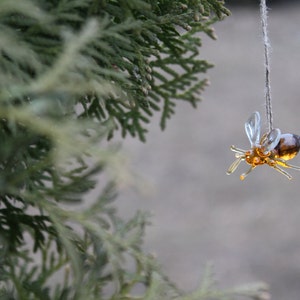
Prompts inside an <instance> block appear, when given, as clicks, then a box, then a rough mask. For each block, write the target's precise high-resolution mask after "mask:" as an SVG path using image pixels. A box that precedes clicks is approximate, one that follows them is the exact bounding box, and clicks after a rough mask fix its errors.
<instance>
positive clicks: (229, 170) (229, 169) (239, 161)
mask: <svg viewBox="0 0 300 300" xmlns="http://www.w3.org/2000/svg"><path fill="white" fill-rule="evenodd" d="M242 160H244V157H242V156H241V157H238V158H237V159H236V160H235V161H234V162H233V163H232V164H231V165H230V167H229V168H228V170H227V172H226V174H227V175H230V174H232V173H233V172H234V171H235V170H236V168H237V167H238V166H239V164H240V163H241V161H242Z"/></svg>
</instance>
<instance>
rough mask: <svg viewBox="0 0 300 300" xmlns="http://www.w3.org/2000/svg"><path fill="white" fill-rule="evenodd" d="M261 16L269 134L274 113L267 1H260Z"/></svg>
mask: <svg viewBox="0 0 300 300" xmlns="http://www.w3.org/2000/svg"><path fill="white" fill-rule="evenodd" d="M260 14H261V23H262V32H263V42H264V54H265V100H266V117H267V122H268V129H269V132H270V131H271V130H272V129H273V112H272V98H271V82H270V42H269V38H268V13H267V5H266V0H261V1H260Z"/></svg>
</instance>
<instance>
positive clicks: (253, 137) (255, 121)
mask: <svg viewBox="0 0 300 300" xmlns="http://www.w3.org/2000/svg"><path fill="white" fill-rule="evenodd" d="M245 131H246V134H247V137H248V139H249V141H250V144H251V147H253V146H256V145H259V141H260V114H259V112H257V111H255V112H254V113H253V114H252V115H251V116H250V118H249V119H248V121H247V122H246V123H245Z"/></svg>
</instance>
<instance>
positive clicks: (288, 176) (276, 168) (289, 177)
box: [271, 165, 293, 180]
mask: <svg viewBox="0 0 300 300" xmlns="http://www.w3.org/2000/svg"><path fill="white" fill-rule="evenodd" d="M271 167H272V168H273V169H275V170H276V171H278V172H279V173H281V174H282V175H284V176H285V177H287V179H289V180H291V179H292V178H293V177H292V176H291V175H290V174H289V173H288V172H286V171H285V170H283V169H281V168H280V167H278V166H277V165H274V166H271ZM287 168H288V167H287Z"/></svg>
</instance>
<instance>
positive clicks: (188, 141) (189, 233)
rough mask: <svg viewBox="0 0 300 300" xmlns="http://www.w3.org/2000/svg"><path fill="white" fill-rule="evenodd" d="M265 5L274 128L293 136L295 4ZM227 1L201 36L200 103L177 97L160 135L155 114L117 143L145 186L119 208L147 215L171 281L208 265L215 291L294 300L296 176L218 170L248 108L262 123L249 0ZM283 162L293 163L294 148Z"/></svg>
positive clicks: (259, 55)
mask: <svg viewBox="0 0 300 300" xmlns="http://www.w3.org/2000/svg"><path fill="white" fill-rule="evenodd" d="M269 4H270V11H269V37H270V41H271V44H272V57H271V66H272V70H271V71H272V73H271V84H272V97H273V111H274V112H273V113H274V126H275V127H279V128H280V129H281V131H282V132H285V133H295V134H299V135H300V120H299V115H300V103H299V98H300V96H299V94H300V89H299V88H300V84H299V77H300V76H299V68H300V31H299V28H300V17H299V12H300V3H299V2H298V1H275V0H273V1H269ZM228 7H229V8H230V9H231V12H232V16H230V17H228V18H226V19H225V20H224V21H222V22H219V23H218V24H216V25H215V30H216V33H217V35H218V40H217V41H212V40H210V39H208V38H206V37H204V36H203V47H202V48H201V50H200V51H201V53H200V55H201V58H202V59H207V60H209V61H210V62H213V63H214V64H215V67H214V68H213V69H212V70H210V72H209V74H208V76H209V78H210V81H211V86H210V87H208V88H207V90H206V92H205V93H204V94H203V96H202V98H203V101H202V102H201V103H200V104H199V107H198V108H197V109H196V110H195V109H193V108H192V107H189V106H187V105H186V104H185V103H178V106H177V113H176V115H175V116H174V117H173V118H172V119H171V120H170V121H169V122H168V124H167V129H166V131H164V132H161V130H160V129H159V125H158V124H159V116H157V119H156V122H155V121H153V122H152V123H151V126H150V127H149V134H148V137H147V142H146V143H145V144H143V143H141V142H139V141H138V140H137V139H125V140H124V143H123V149H124V151H125V152H126V153H127V154H128V155H129V158H130V165H131V167H132V169H133V171H134V172H135V173H136V174H138V176H139V177H140V178H142V180H143V184H144V190H145V192H144V193H140V192H137V191H134V190H129V189H128V190H126V191H122V193H120V197H119V198H118V206H119V209H120V212H121V213H122V214H123V216H124V217H126V218H127V217H130V216H132V215H133V214H134V213H135V212H136V210H147V211H150V212H151V213H152V214H153V216H152V219H151V220H152V225H150V226H149V227H148V230H147V234H146V238H145V248H146V250H147V251H149V252H151V253H154V254H155V255H156V256H157V257H158V259H159V261H160V262H161V264H162V266H163V268H164V270H165V272H166V273H167V274H168V275H169V276H170V278H171V279H172V280H173V281H175V282H176V283H177V284H178V285H179V287H181V288H184V289H185V290H191V289H194V288H195V287H196V286H197V285H198V284H199V282H200V280H201V276H202V275H203V271H204V266H205V265H206V263H208V262H212V263H213V265H214V272H215V277H216V279H217V281H218V285H219V286H221V287H231V286H235V285H238V284H244V283H248V282H255V281H264V282H266V283H268V284H269V285H270V287H271V293H272V299H280V300H282V299H299V295H300V236H299V228H300V197H299V195H300V193H299V192H300V172H297V171H293V170H292V171H291V172H290V173H291V174H292V175H293V177H294V179H293V180H292V181H289V180H287V179H286V178H285V177H284V176H282V175H281V174H280V173H278V172H276V171H275V170H273V169H271V168H270V167H267V166H262V167H259V168H257V169H255V170H254V171H253V172H252V173H250V175H249V176H248V177H247V178H246V180H245V181H243V182H241V181H240V180H239V175H240V174H241V173H243V172H244V171H245V170H247V169H248V167H247V166H246V165H245V164H244V163H242V164H241V165H240V167H239V168H238V170H237V171H236V172H235V173H234V174H232V175H231V176H227V175H226V170H227V168H228V167H229V165H230V164H231V163H232V162H233V160H234V153H233V152H231V151H230V145H232V144H234V145H236V146H237V147H240V148H243V149H248V148H249V142H248V139H247V137H246V134H245V131H244V123H245V121H246V120H247V119H248V117H249V116H250V114H251V113H252V112H253V111H255V110H257V111H260V113H261V116H262V130H263V131H264V130H265V129H266V128H267V126H266V121H265V120H266V119H265V110H264V67H263V64H264V62H263V57H264V54H263V44H262V34H261V25H260V18H259V17H260V16H259V7H258V1H246V0H245V1H241V0H240V1H234V0H232V1H228ZM292 163H293V164H295V165H299V166H300V154H299V157H296V158H295V159H294V160H293V161H292Z"/></svg>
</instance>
